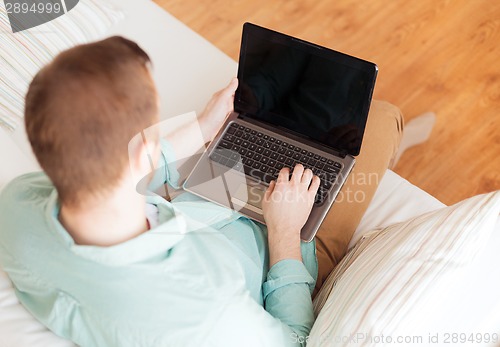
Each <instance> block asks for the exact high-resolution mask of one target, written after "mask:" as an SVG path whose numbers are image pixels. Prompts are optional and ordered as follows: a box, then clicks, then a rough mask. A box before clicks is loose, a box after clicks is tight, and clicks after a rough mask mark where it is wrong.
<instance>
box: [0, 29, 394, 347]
mask: <svg viewBox="0 0 500 347" xmlns="http://www.w3.org/2000/svg"><path fill="white" fill-rule="evenodd" d="M149 65H150V64H149V58H148V56H147V54H146V53H145V52H144V51H142V49H140V48H139V47H138V46H137V45H136V44H135V43H133V42H131V41H128V40H126V39H124V38H120V37H112V38H109V39H106V40H103V41H100V42H96V43H92V44H87V45H82V46H77V47H75V48H72V49H70V50H68V51H66V52H63V53H61V54H60V55H59V56H58V57H56V58H55V59H54V61H53V62H52V63H51V64H49V65H48V66H46V67H45V68H43V69H42V70H41V71H40V72H39V73H38V74H37V76H35V78H34V79H33V81H32V83H31V85H30V88H29V91H28V94H27V96H26V109H25V122H26V130H27V133H28V138H29V140H30V143H31V145H32V148H33V151H34V153H35V155H36V157H37V159H38V161H39V163H40V165H41V167H42V168H43V169H44V171H45V173H33V174H28V175H24V176H21V177H19V178H17V179H16V180H14V181H13V182H11V183H10V184H9V185H8V186H7V187H6V188H5V189H4V191H3V192H2V193H1V196H0V225H1V232H0V262H1V264H2V266H3V268H4V269H5V271H6V272H7V273H8V275H9V276H10V278H11V279H12V282H13V283H14V286H15V290H16V293H17V296H18V297H19V299H20V301H21V302H22V303H23V305H24V306H25V307H26V308H27V309H28V310H29V311H30V312H31V313H32V314H33V315H34V316H35V317H36V318H37V319H39V320H40V321H41V322H42V323H44V324H45V325H46V326H47V327H49V328H50V329H51V330H52V331H54V332H55V333H56V334H58V335H60V336H63V337H65V338H68V339H71V340H72V341H74V342H75V343H77V344H78V345H81V346H204V345H213V346H236V345H237V346H241V345H249V346H250V345H251V346H285V345H293V344H294V343H304V341H306V337H307V335H308V333H309V331H310V329H311V327H312V324H313V322H314V316H313V311H312V300H311V293H312V291H313V289H314V286H315V283H316V282H317V283H316V284H317V288H319V286H320V285H321V283H322V282H323V281H324V279H325V278H326V276H327V275H328V273H329V272H330V271H331V269H332V268H333V266H334V265H335V264H336V262H338V261H339V260H340V258H341V257H342V256H343V254H344V253H345V251H346V246H347V244H348V242H349V239H350V237H351V236H352V233H353V232H354V229H355V227H356V225H357V223H358V222H359V219H360V218H361V216H362V214H363V212H364V210H365V209H366V206H367V205H368V202H369V199H370V198H371V196H372V195H373V193H374V191H375V189H376V185H377V182H375V183H373V184H372V183H370V184H368V185H367V186H366V187H362V188H360V189H362V191H363V193H364V194H366V195H367V200H368V201H363V202H361V203H356V204H355V206H353V204H349V203H348V201H345V202H342V203H340V204H339V206H340V207H338V208H334V209H333V210H332V212H331V214H330V216H329V217H328V219H327V220H326V221H325V223H324V227H322V230H320V232H319V233H318V244H317V249H316V245H315V243H314V242H312V243H308V244H305V243H301V242H300V229H301V227H302V226H303V224H304V223H305V221H306V219H307V216H308V214H309V212H310V210H311V208H312V204H313V201H314V195H315V192H316V189H317V187H318V185H319V179H318V178H317V177H313V175H312V172H311V171H310V170H304V168H303V167H302V166H301V165H298V166H296V167H295V168H294V169H293V174H292V175H291V177H290V178H289V174H290V170H289V169H288V168H284V169H283V170H282V171H281V172H280V175H279V177H278V179H277V181H276V182H272V183H271V185H270V187H269V189H268V191H267V192H266V195H265V199H264V202H263V209H264V216H265V219H266V222H267V228H266V227H264V226H262V225H260V224H258V223H255V222H253V221H251V220H249V219H247V218H245V217H243V216H241V215H239V214H238V213H236V212H233V211H230V210H228V209H225V208H222V207H219V206H216V205H214V204H212V203H209V202H206V201H203V200H201V199H198V198H196V197H194V196H193V195H191V194H187V193H186V194H181V195H179V196H178V197H176V198H175V199H173V200H172V201H167V200H165V199H163V198H161V197H159V196H149V197H147V198H146V197H144V196H143V195H141V194H139V193H137V190H136V186H137V182H136V180H135V179H134V178H135V177H144V176H146V175H148V174H149V171H150V163H149V159H148V158H151V157H152V159H153V160H156V161H158V162H159V165H158V167H164V170H159V172H157V173H156V175H155V177H154V178H153V179H152V182H151V185H152V186H158V185H161V184H164V183H167V184H170V185H171V186H173V187H176V186H177V184H178V182H177V180H178V173H177V171H176V168H175V166H174V165H173V164H172V163H174V162H175V157H176V156H177V157H183V156H185V155H186V154H189V153H195V151H196V150H197V149H198V148H195V147H194V145H193V141H190V138H191V137H192V136H193V135H194V134H195V132H196V130H197V127H198V125H197V124H194V123H193V124H189V125H187V126H185V127H184V128H182V129H181V130H179V131H176V132H175V133H174V134H171V135H170V136H168V138H167V139H160V138H158V136H157V137H156V139H155V140H154V141H148V142H143V141H134V140H132V141H131V139H137V138H138V137H136V136H135V135H136V134H138V133H140V132H141V131H142V130H143V129H146V128H148V127H151V126H152V125H154V124H156V123H157V122H158V121H159V119H158V100H157V95H156V89H155V86H154V83H153V80H152V78H151V75H150V71H149ZM236 87H237V81H236V80H233V81H231V83H230V84H229V85H228V86H227V87H226V88H224V89H223V90H221V91H220V92H218V93H216V94H215V95H214V96H213V98H212V99H211V101H210V102H209V103H208V105H207V107H206V108H205V110H204V111H203V113H202V114H200V116H199V117H198V123H199V126H200V127H201V131H202V133H203V135H204V137H205V139H206V140H210V139H212V138H213V136H215V134H216V133H217V131H218V130H219V128H220V127H221V125H222V124H223V122H224V120H225V118H226V116H227V115H228V113H230V112H231V111H232V105H233V95H234V91H235V90H236ZM374 105H375V104H374ZM376 105H377V106H376V107H375V109H376V110H377V111H380V114H381V115H384V114H385V115H386V116H385V120H383V121H380V120H379V121H377V122H375V123H374V124H372V125H371V126H370V122H369V124H368V127H367V132H368V134H367V135H369V133H370V131H374V132H373V135H370V136H367V139H368V140H369V141H368V142H369V144H370V143H371V145H372V146H373V145H374V144H377V141H378V140H379V139H382V141H381V143H378V144H377V145H378V146H379V148H377V151H374V152H373V153H377V154H376V155H373V156H371V157H370V153H369V151H368V154H366V155H367V158H369V160H368V159H367V160H360V163H359V164H360V165H359V166H360V167H361V169H363V170H367V171H366V172H372V171H373V172H374V173H376V174H379V175H380V176H381V175H382V174H383V172H384V170H385V169H386V168H387V166H388V165H389V161H390V159H391V157H392V156H393V155H394V154H395V151H396V148H397V143H398V141H399V135H400V130H401V123H400V122H401V118H400V116H399V112H397V111H395V110H394V108H392V107H391V106H388V105H386V104H376ZM372 109H373V108H372ZM372 118H373V117H372ZM382 119H383V117H382ZM370 127H371V129H373V130H370ZM396 127H399V131H398V129H396ZM380 133H382V134H383V135H377V134H380ZM153 137H154V136H153ZM362 151H363V149H362ZM362 155H363V153H362ZM362 155H360V157H362ZM353 185H355V184H354V183H348V185H347V188H352V187H353ZM153 188H154V187H153ZM283 196H287V199H282V198H281V197H283ZM346 210H349V211H350V212H349V213H346ZM345 216H346V217H345ZM339 228H340V229H339ZM346 240H347V241H346ZM316 254H317V256H318V257H317V258H316ZM317 259H318V260H319V277H318V261H317ZM316 277H318V281H316Z"/></svg>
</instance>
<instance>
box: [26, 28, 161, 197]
mask: <svg viewBox="0 0 500 347" xmlns="http://www.w3.org/2000/svg"><path fill="white" fill-rule="evenodd" d="M149 64H150V59H149V57H148V55H147V54H146V53H145V52H144V51H143V50H142V49H141V48H140V47H139V46H138V45H137V44H136V43H134V42H132V41H130V40H127V39H125V38H123V37H118V36H115V37H111V38H108V39H105V40H102V41H99V42H94V43H90V44H85V45H80V46H76V47H74V48H71V49H69V50H67V51H65V52H62V53H61V54H59V55H58V56H57V57H56V58H55V59H54V60H53V61H52V62H51V63H50V64H49V65H47V66H46V67H44V68H43V69H42V70H41V71H40V72H39V73H38V74H37V75H36V76H35V78H34V79H33V81H32V82H31V84H30V87H29V90H28V94H27V95H26V106H25V125H26V131H27V133H28V138H29V140H30V142H31V146H32V148H33V151H34V153H35V156H36V157H37V159H38V161H39V163H40V165H41V167H42V168H43V169H44V170H45V172H46V174H47V175H48V176H49V178H50V179H51V180H52V182H53V184H54V186H55V187H56V189H57V191H58V194H59V198H60V200H61V202H62V203H65V204H69V205H75V204H76V205H77V204H78V203H79V202H80V201H81V199H84V198H86V197H87V196H88V195H96V194H97V195H98V194H99V193H100V192H102V191H106V190H108V189H110V188H112V187H114V185H115V184H116V183H117V182H118V181H119V179H120V178H122V176H123V173H124V170H125V169H126V168H127V167H128V163H129V161H128V143H129V141H130V140H131V139H132V137H133V136H134V135H135V134H137V133H139V132H140V131H142V130H143V129H145V128H147V127H149V126H151V125H153V124H154V123H156V122H157V121H158V104H157V97H156V88H155V86H154V82H153V80H152V78H151V75H150V72H149V66H148V65H149Z"/></svg>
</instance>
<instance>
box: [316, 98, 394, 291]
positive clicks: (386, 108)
mask: <svg viewBox="0 0 500 347" xmlns="http://www.w3.org/2000/svg"><path fill="white" fill-rule="evenodd" d="M402 134H403V117H402V115H401V112H400V111H399V109H398V108H397V107H395V106H393V105H391V104H389V103H387V102H382V101H375V100H374V101H373V102H372V105H371V107H370V113H369V115H368V122H367V125H366V129H365V134H364V138H363V144H362V146H361V152H360V154H359V156H357V157H356V164H355V166H354V169H353V171H352V172H351V174H350V176H349V177H348V179H347V181H346V183H345V185H344V187H342V190H341V191H340V193H339V195H338V197H337V200H336V202H335V203H334V204H333V206H332V208H331V210H330V212H329V213H328V215H327V217H326V218H325V220H324V222H323V224H322V225H321V227H320V229H319V231H318V233H317V234H316V253H317V257H318V263H319V264H318V265H319V273H318V281H317V283H316V289H315V291H314V295H315V294H316V293H317V292H318V290H319V289H320V288H321V285H322V284H323V282H324V281H325V280H326V278H327V277H328V275H329V274H330V272H331V271H332V270H333V268H334V267H335V266H336V265H337V264H338V262H339V261H340V260H341V259H342V257H343V256H344V255H345V254H346V251H347V246H348V244H349V242H350V241H351V238H352V235H353V234H354V231H355V230H356V228H357V226H358V224H359V222H360V220H361V217H363V214H364V213H365V211H366V209H367V208H368V205H369V203H370V201H371V199H372V198H373V195H374V194H375V191H376V190H377V187H378V184H379V182H380V180H381V179H382V176H383V175H384V173H385V171H386V170H387V168H390V167H391V163H392V161H393V160H394V158H395V156H396V153H397V151H398V146H399V142H400V140H401V136H402Z"/></svg>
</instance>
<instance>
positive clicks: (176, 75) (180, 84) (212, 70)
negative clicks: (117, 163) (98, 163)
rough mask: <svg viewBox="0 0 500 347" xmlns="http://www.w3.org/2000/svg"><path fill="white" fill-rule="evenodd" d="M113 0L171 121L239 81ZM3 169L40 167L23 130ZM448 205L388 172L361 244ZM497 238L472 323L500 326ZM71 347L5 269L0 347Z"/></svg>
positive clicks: (482, 267)
mask: <svg viewBox="0 0 500 347" xmlns="http://www.w3.org/2000/svg"><path fill="white" fill-rule="evenodd" d="M108 1H110V0H108ZM112 1H113V2H114V3H115V4H116V6H117V7H119V8H121V9H123V10H124V12H125V15H126V19H125V20H124V21H122V22H120V23H119V24H118V25H116V26H115V27H114V28H113V29H112V30H111V32H110V34H115V33H116V34H121V35H124V36H127V37H129V38H131V39H133V40H136V41H138V42H139V44H140V45H141V46H142V47H143V48H144V49H145V50H146V51H147V52H148V53H149V54H150V56H151V58H152V60H153V64H154V76H155V80H156V82H157V85H158V89H159V94H160V95H161V99H162V117H163V118H166V117H171V116H175V115H179V114H182V113H186V112H189V111H193V110H194V111H197V112H200V111H201V109H202V107H203V106H204V104H205V102H206V101H208V99H209V98H210V96H211V94H212V93H213V92H215V91H216V90H218V89H220V88H221V87H222V86H224V85H225V84H226V83H227V82H228V81H229V80H230V78H231V77H232V76H234V75H235V74H236V63H235V62H234V61H233V60H231V59H230V58H229V57H227V56H226V55H224V54H223V53H222V52H220V51H219V50H217V49H216V48H215V47H214V46H212V45H211V44H210V43H209V42H207V41H206V40H204V39H203V38H202V37H201V36H199V35H197V34H196V33H194V32H193V31H191V30H190V29H188V28H187V27H186V26H184V25H183V24H182V23H180V22H179V21H178V20H176V19H175V18H173V17H172V16H171V15H169V14H167V13H166V12H165V11H163V10H162V9H161V8H159V7H158V6H157V5H155V4H154V3H152V2H150V1H147V0H141V1H140V0H112ZM234 44H235V45H238V44H239V42H234ZM0 165H1V166H0V167H1V169H0V189H1V187H3V186H4V185H5V184H6V182H8V181H9V180H10V179H12V178H13V177H15V176H17V175H19V174H21V173H24V172H28V171H32V170H36V169H37V168H38V165H37V164H36V162H35V160H34V158H33V155H32V154H31V150H30V149H29V145H28V143H27V141H26V138H25V134H24V130H23V129H22V128H21V129H18V130H17V131H16V132H15V133H13V134H10V133H7V132H6V131H4V130H3V129H1V128H0ZM442 206H443V204H441V203H440V202H439V201H437V200H436V199H435V198H433V197H432V196H430V195H429V194H427V193H425V192H423V191H422V190H420V189H419V188H417V187H415V186H414V185H412V184H410V183H409V182H407V181H406V180H404V179H402V178H401V177H400V176H398V175H397V174H395V173H394V172H392V171H387V173H386V175H385V176H384V178H383V179H382V181H381V184H380V187H379V189H378V191H377V193H376V195H375V197H374V200H373V201H372V203H371V205H370V207H369V209H368V211H367V213H366V215H365V216H364V218H363V220H362V221H361V224H360V226H359V228H358V230H357V231H356V234H355V237H354V240H353V242H354V241H355V240H357V239H358V238H359V237H360V236H361V235H362V234H363V233H364V232H367V231H369V230H371V229H373V228H375V227H378V226H382V225H389V224H391V223H394V222H398V221H403V220H406V219H408V218H410V217H413V216H416V215H419V214H421V213H423V212H427V211H431V210H434V209H436V208H439V207H442ZM496 231H497V233H496V234H495V235H494V237H493V238H492V240H491V242H490V245H489V248H488V249H487V250H485V252H484V253H483V256H482V257H481V259H478V266H477V269H476V271H474V273H471V281H470V285H469V286H465V287H464V288H458V289H457V290H456V291H454V292H453V293H451V294H450V297H453V295H455V296H456V297H458V298H460V297H467V295H468V293H470V292H471V291H475V292H477V295H475V296H476V297H478V298H480V299H481V298H484V300H482V301H479V302H474V305H469V306H467V305H468V303H467V302H464V303H463V306H462V307H461V308H460V310H461V312H466V313H467V314H469V315H470V317H471V320H472V319H475V320H476V321H477V320H485V319H486V320H487V319H489V320H490V321H489V323H491V324H497V325H496V326H500V320H496V321H495V319H498V317H497V316H498V315H496V314H494V312H495V310H496V312H500V307H498V306H497V307H495V306H494V305H492V302H491V301H490V300H489V299H488V298H492V297H494V296H492V294H493V293H494V291H496V292H497V293H498V292H500V273H499V270H495V271H496V272H495V273H492V268H493V267H492V266H491V265H492V264H498V265H500V255H499V254H497V252H496V250H498V249H500V228H499V225H498V224H497V229H496ZM488 265H489V266H488ZM494 268H496V269H499V268H500V266H495V267H494ZM493 276H496V278H493ZM478 288H479V289H480V291H479V290H478ZM461 295H462V296H461ZM464 295H465V296H464ZM469 295H470V294H469ZM450 300H451V299H450ZM451 302H452V301H450V303H451ZM496 304H497V303H496ZM495 322H496V323H495ZM448 323H449V322H444V324H448ZM465 323H467V322H465ZM465 323H464V324H465ZM450 324H451V323H450ZM456 326H457V325H452V327H456ZM459 326H460V325H459ZM71 345H72V344H71V343H69V342H67V341H64V340H62V339H60V338H58V337H56V336H55V335H53V334H52V333H51V332H49V331H47V330H46V329H45V328H44V327H43V326H41V325H40V324H39V323H38V322H37V321H36V320H35V319H34V318H33V317H32V316H31V315H30V314H29V313H28V312H27V311H26V310H25V309H24V308H23V307H22V306H21V305H20V304H19V303H18V301H17V299H16V297H15V294H14V291H13V289H12V286H11V284H10V281H9V279H8V278H7V276H6V275H5V273H4V272H3V271H2V270H0V347H4V346H9V347H10V346H71Z"/></svg>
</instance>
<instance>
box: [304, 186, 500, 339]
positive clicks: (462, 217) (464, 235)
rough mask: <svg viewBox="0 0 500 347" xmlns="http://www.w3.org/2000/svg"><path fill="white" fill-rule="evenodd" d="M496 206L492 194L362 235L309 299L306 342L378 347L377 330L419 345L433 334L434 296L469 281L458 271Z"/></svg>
mask: <svg viewBox="0 0 500 347" xmlns="http://www.w3.org/2000/svg"><path fill="white" fill-rule="evenodd" d="M499 211H500V192H495V193H490V194H485V195H479V196H476V197H473V198H470V199H467V200H465V201H462V202H460V203H458V204H456V205H453V206H450V207H445V208H442V209H439V210H437V211H433V212H430V213H426V214H424V215H422V216H419V217H416V218H413V219H411V220H409V221H407V222H403V223H398V224H394V225H391V226H389V227H386V228H383V229H381V230H375V231H373V232H371V233H369V234H367V235H365V236H364V237H363V238H362V239H361V240H360V241H359V242H358V243H357V244H356V245H355V247H354V248H353V249H352V250H351V251H350V252H349V253H348V254H347V256H346V257H345V258H344V259H343V260H342V261H341V262H340V264H339V265H338V266H337V268H336V269H335V270H334V272H333V273H332V274H331V275H330V276H329V278H328V279H327V281H326V283H325V284H324V286H323V288H322V290H321V291H320V293H319V294H318V296H317V297H316V298H315V301H314V304H315V312H316V314H317V315H318V317H317V320H316V322H315V324H314V326H313V329H312V331H311V336H310V340H309V345H310V346H318V345H323V344H324V343H326V342H328V343H333V344H334V345H344V344H346V343H350V344H354V345H359V346H361V345H362V346H379V345H383V342H382V341H381V338H382V337H383V336H384V337H386V339H387V338H389V339H394V340H393V341H392V343H396V341H395V339H397V338H407V337H408V336H410V337H408V338H411V337H412V336H416V337H421V338H422V339H423V344H422V345H425V343H426V342H428V341H427V340H426V339H428V338H429V334H432V333H434V331H432V327H429V326H428V325H426V322H427V321H428V313H429V312H438V311H439V310H442V309H445V308H442V307H440V303H439V300H435V298H439V296H440V295H446V293H447V292H449V291H450V290H451V288H453V286H455V285H460V281H467V278H464V277H463V274H464V273H465V272H464V271H462V270H463V269H465V268H466V267H467V265H468V264H470V263H471V261H472V260H473V259H474V257H475V256H476V255H477V254H478V253H479V252H480V251H481V250H482V248H483V246H484V245H485V242H487V240H488V239H489V237H490V235H491V234H492V232H493V230H494V228H495V223H496V220H497V218H498V214H499ZM433 298H434V299H433ZM471 299H474V296H472V298H471ZM456 304H457V305H460V302H457V303H456ZM426 305H432V306H431V307H426ZM424 312H427V314H426V315H423V313H424ZM450 314H453V312H450ZM429 330H430V331H429ZM489 333H494V332H491V331H490V332H489ZM349 338H350V339H351V340H349ZM353 338H354V339H355V340H353ZM441 338H443V336H441ZM386 342H388V341H387V340H386ZM389 342H390V341H389ZM400 342H405V343H409V341H400ZM417 342H418V341H417ZM483 342H484V341H483ZM412 343H415V341H412ZM450 343H451V342H450ZM416 344H418V343H416ZM409 345H411V343H409ZM475 345H481V344H480V343H479V344H475ZM485 345H488V344H485Z"/></svg>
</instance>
